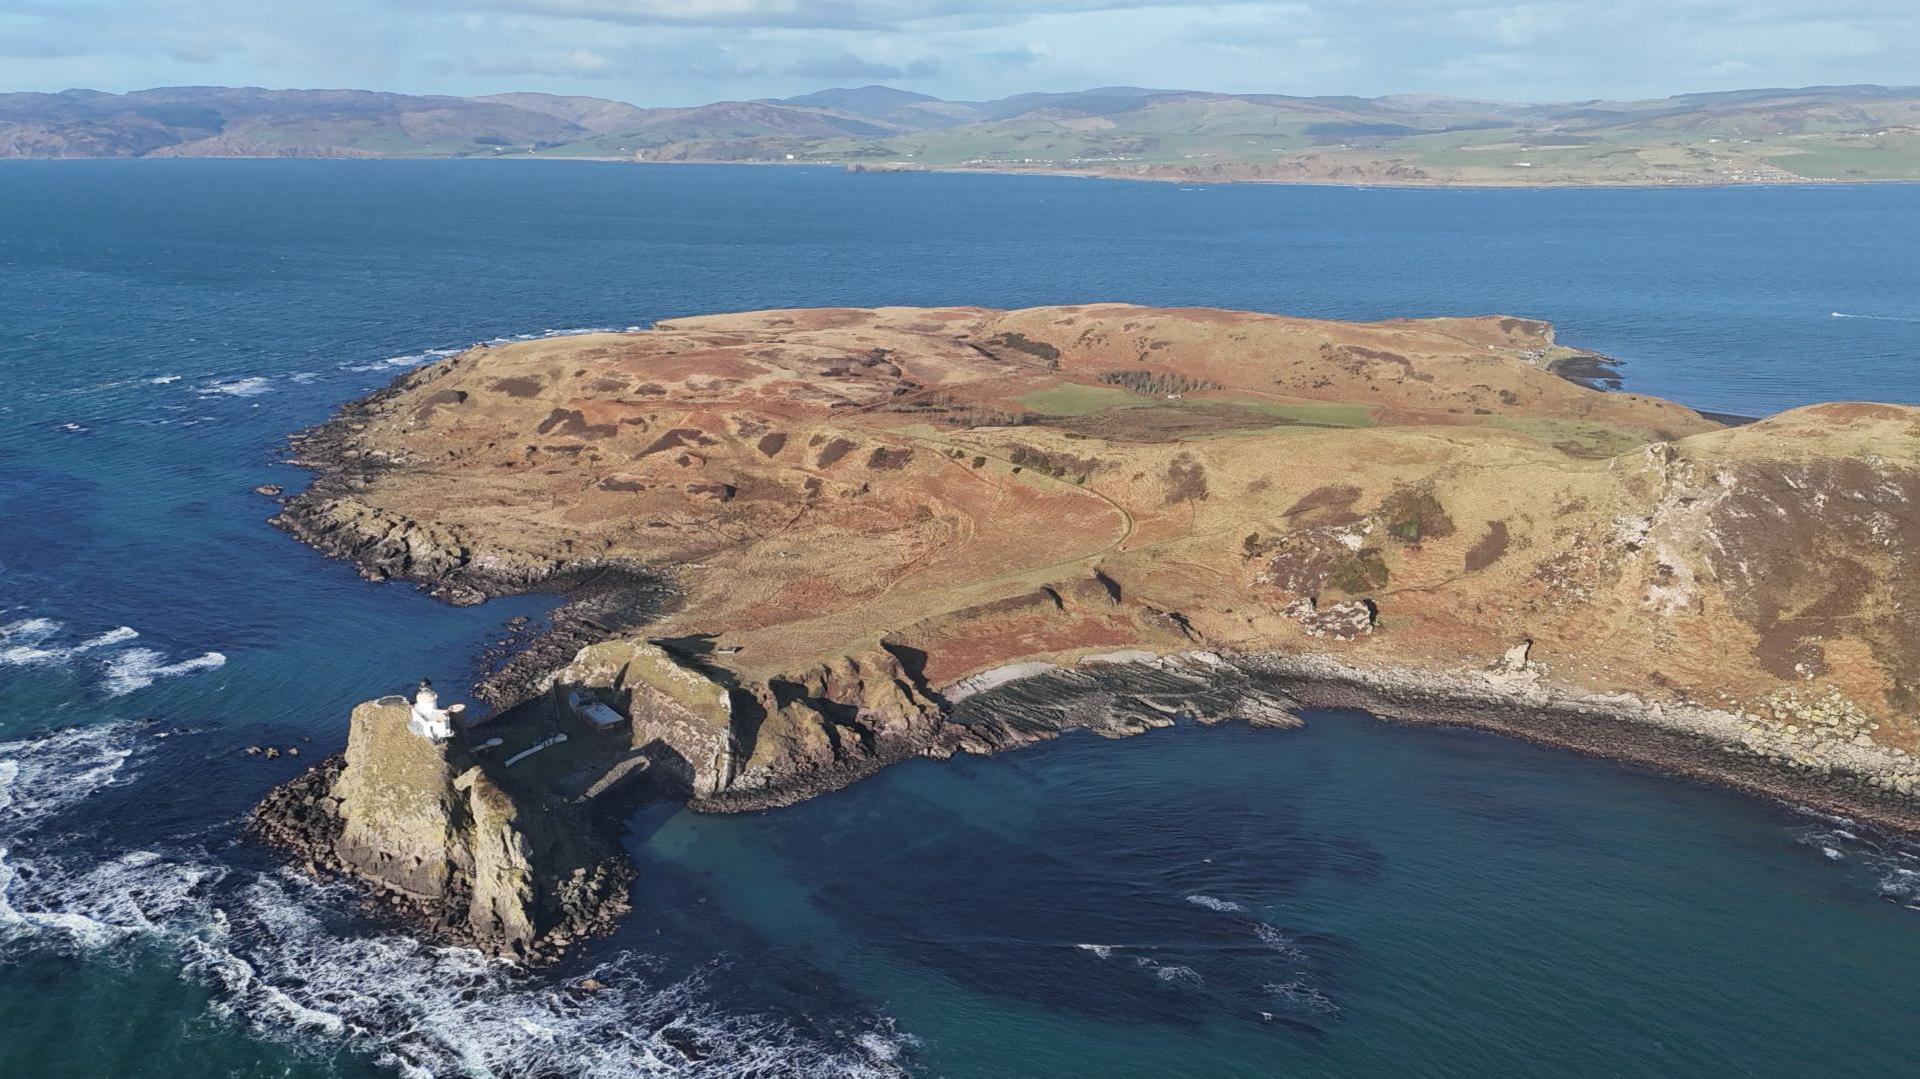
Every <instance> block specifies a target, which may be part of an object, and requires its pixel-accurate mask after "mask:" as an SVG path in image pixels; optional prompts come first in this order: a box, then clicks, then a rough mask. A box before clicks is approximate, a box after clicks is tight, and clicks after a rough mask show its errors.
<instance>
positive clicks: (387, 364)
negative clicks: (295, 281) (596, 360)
mask: <svg viewBox="0 0 1920 1079" xmlns="http://www.w3.org/2000/svg"><path fill="white" fill-rule="evenodd" d="M644 329H646V327H645V326H575V327H570V328H568V329H563V330H541V331H540V332H538V333H516V334H512V335H511V336H507V337H493V338H489V339H487V340H485V341H476V342H474V345H462V346H459V347H455V348H425V349H421V350H420V351H418V352H408V353H404V354H402V355H399V356H388V357H387V358H385V359H382V360H374V361H372V362H371V363H353V364H343V365H342V369H343V370H347V371H385V370H388V369H390V368H396V367H417V366H419V365H421V364H424V363H431V362H432V361H434V360H443V359H446V358H447V357H448V356H458V355H459V354H461V353H462V352H465V351H466V350H467V349H469V348H472V347H474V346H475V345H511V344H515V343H517V342H521V341H544V340H546V339H548V338H551V337H578V336H580V335H581V334H588V333H638V332H640V331H641V330H644Z"/></svg>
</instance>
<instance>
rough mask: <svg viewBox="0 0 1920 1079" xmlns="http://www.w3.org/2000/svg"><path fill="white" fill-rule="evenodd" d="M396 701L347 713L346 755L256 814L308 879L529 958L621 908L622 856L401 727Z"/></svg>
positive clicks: (282, 791)
mask: <svg viewBox="0 0 1920 1079" xmlns="http://www.w3.org/2000/svg"><path fill="white" fill-rule="evenodd" d="M407 716H408V707H407V704H406V702H405V700H404V699H403V698H399V697H385V698H381V699H380V700H377V701H369V702H367V703H365V704H362V705H360V706H359V707H357V708H355V709H354V711H353V716H352V719H351V720H350V725H349V730H348V738H347V750H346V752H345V753H344V754H342V755H341V756H339V757H336V758H333V759H332V760H329V761H328V762H326V763H325V764H322V765H320V766H318V767H317V768H315V769H314V770H313V771H310V772H308V773H307V774H306V775H304V776H302V777H300V778H299V779H296V780H294V781H293V782H291V783H289V784H287V785H286V786H284V787H281V788H279V789H278V790H276V791H275V792H273V794H272V795H270V796H269V797H268V799H267V800H266V801H265V802H263V803H262V804H261V806H260V807H259V808H258V809H257V810H256V811H255V813H254V818H253V824H254V827H255V829H256V830H257V831H258V833H259V834H260V835H262V836H263V837H264V838H266V839H267V840H268V841H269V842H272V843H274V844H275V845H278V846H280V847H282V848H284V849H287V850H289V851H290V852H292V853H293V854H294V855H295V856H296V857H299V858H302V859H304V861H305V863H306V864H307V866H308V867H309V868H310V869H312V870H314V871H324V872H331V873H335V874H339V875H343V876H347V877H351V878H353V879H356V880H359V881H361V882H363V883H365V884H367V885H370V886H371V887H372V888H373V890H374V891H375V893H376V894H378V895H380V896H382V897H384V899H385V900H386V901H387V903H388V904H389V905H390V906H392V907H393V908H394V909H396V910H399V911H403V912H406V913H408V914H410V915H413V916H416V917H421V918H424V919H425V920H426V921H428V922H429V923H430V924H432V925H433V926H435V927H436V928H437V929H439V930H440V931H442V932H443V933H445V934H446V935H448V936H449V937H451V938H453V939H455V940H459V941H462V942H465V943H470V944H472V945H474V946H476V947H479V948H481V949H482V950H484V951H487V952H490V953H494V954H499V955H504V956H509V957H512V958H517V959H539V958H543V957H545V956H547V955H550V954H552V953H554V952H557V951H558V950H559V949H560V948H562V947H564V946H565V944H566V943H567V942H568V941H570V940H571V939H573V938H575V937H580V936H584V935H588V934H590V933H593V932H596V931H598V930H599V929H602V928H604V927H605V926H606V925H608V924H609V923H610V922H611V920H612V919H613V918H615V917H617V916H618V915H619V914H620V913H622V912H624V910H625V909H626V887H627V883H628V881H629V880H630V879H631V871H630V870H629V869H628V867H627V865H626V862H625V859H624V857H623V856H621V855H620V853H619V852H618V850H617V848H614V847H613V846H611V845H610V844H609V843H608V842H607V841H606V839H605V838H604V836H603V835H602V832H603V829H601V828H598V827H596V826H594V825H593V824H592V823H591V822H589V821H587V820H585V819H584V818H582V817H580V816H579V815H577V814H575V813H573V812H571V811H570V810H568V809H567V808H566V807H563V806H558V805H551V804H547V803H546V802H544V801H543V800H541V799H539V798H538V797H537V796H535V795H530V794H527V793H518V794H516V793H514V792H513V791H512V790H510V788H509V787H507V786H505V785H503V784H502V783H501V782H500V781H499V780H498V779H496V778H495V777H494V776H493V775H491V774H489V772H488V770H487V768H486V767H483V766H481V765H480V764H478V763H475V762H474V761H473V760H472V759H471V757H470V755H469V754H467V753H465V752H463V751H462V750H460V749H459V748H457V747H456V746H454V745H437V744H435V743H433V742H430V741H427V740H426V739H423V738H420V737H418V736H416V735H414V734H413V733H412V732H410V731H408V729H407Z"/></svg>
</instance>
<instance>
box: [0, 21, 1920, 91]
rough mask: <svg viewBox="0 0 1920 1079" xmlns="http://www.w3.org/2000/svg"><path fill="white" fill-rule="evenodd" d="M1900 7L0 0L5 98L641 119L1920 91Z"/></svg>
mask: <svg viewBox="0 0 1920 1079" xmlns="http://www.w3.org/2000/svg"><path fill="white" fill-rule="evenodd" d="M1915 41H1920V3H1916V2H1915V0H1823V2H1818V3H1816V2H1812V0H1611V2H1607V3H1594V2H1591V0H1582V2H1575V0H1527V2H1524V3H1498V2H1494V0H1234V2H1215V0H308V2H306V3H301V4H292V3H259V2H258V0H195V2H193V3H190V4H181V3H178V2H177V0H0V72H4V75H0V90H4V89H61V88H64V87H67V86H75V85H91V86H94V87H97V88H99V89H107V90H126V89H134V88H138V87H142V86H151V85H162V84H169V83H182V82H194V83H229V84H263V85H275V86H366V87H370V88H377V89H392V90H402V91H416V92H443V93H482V92H489V91H495V90H504V89H527V90H551V91H556V92H562V93H566V92H574V93H587V94H595V95H599V96H608V97H620V98H624V99H627V100H631V101H636V102H639V103H643V104H691V103H696V102H700V101H707V100H713V99H716V98H727V97H735V98H737V97H757V96H784V95H787V94H792V93H797V92H802V91H806V90H811V89H817V88H819V87H820V86H821V85H823V84H827V83H833V82H843V81H844V82H851V81H905V82H909V83H911V84H912V86H913V88H914V89H919V90H925V91H928V92H931V93H936V94H941V95H943V96H948V97H957V98H980V97H997V96H1000V95H1003V94H1007V93H1012V92H1018V91H1022V90H1031V89H1037V90H1068V89H1078V88H1084V87H1087V86H1093V85H1100V84H1114V83H1129V84H1135V85H1151V86H1164V87H1178V88H1194V89H1220V90H1236V91H1271V92H1279V93H1298V94H1362V95H1373V94H1383V93H1394V92H1430V93H1450V94H1458V95H1462V96H1472V97H1500V98H1510V99H1533V100H1567V99H1584V98H1591V97H1616V98H1633V97H1648V96H1658V95H1663V94H1669V93H1676V92H1687V91H1695V90H1712V89H1731V88H1735V87H1739V86H1753V85H1800V84H1808V83H1846V82H1887V83H1911V82H1915V81H1920V67H1917V66H1916V57H1915V51H1914V47H1913V45H1912V42H1915Z"/></svg>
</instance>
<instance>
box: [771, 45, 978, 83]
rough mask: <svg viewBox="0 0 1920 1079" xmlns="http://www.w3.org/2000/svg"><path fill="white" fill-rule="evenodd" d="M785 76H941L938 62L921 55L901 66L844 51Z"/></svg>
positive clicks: (795, 68)
mask: <svg viewBox="0 0 1920 1079" xmlns="http://www.w3.org/2000/svg"><path fill="white" fill-rule="evenodd" d="M786 73H787V74H789V75H798V76H801V77H804V78H810V79H827V80H842V79H869V80H872V79H926V78H931V77H933V76H935V75H938V74H939V73H940V61H938V60H936V59H934V58H933V57H931V56H922V57H920V58H919V59H917V60H914V61H912V62H910V63H907V64H904V65H903V64H888V63H882V62H880V61H878V60H866V59H862V58H861V57H858V56H855V55H853V54H852V53H845V52H843V53H841V54H840V55H838V56H835V57H831V58H828V59H824V60H803V61H801V62H800V63H797V64H794V65H793V66H792V67H789V68H787V69H786Z"/></svg>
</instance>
